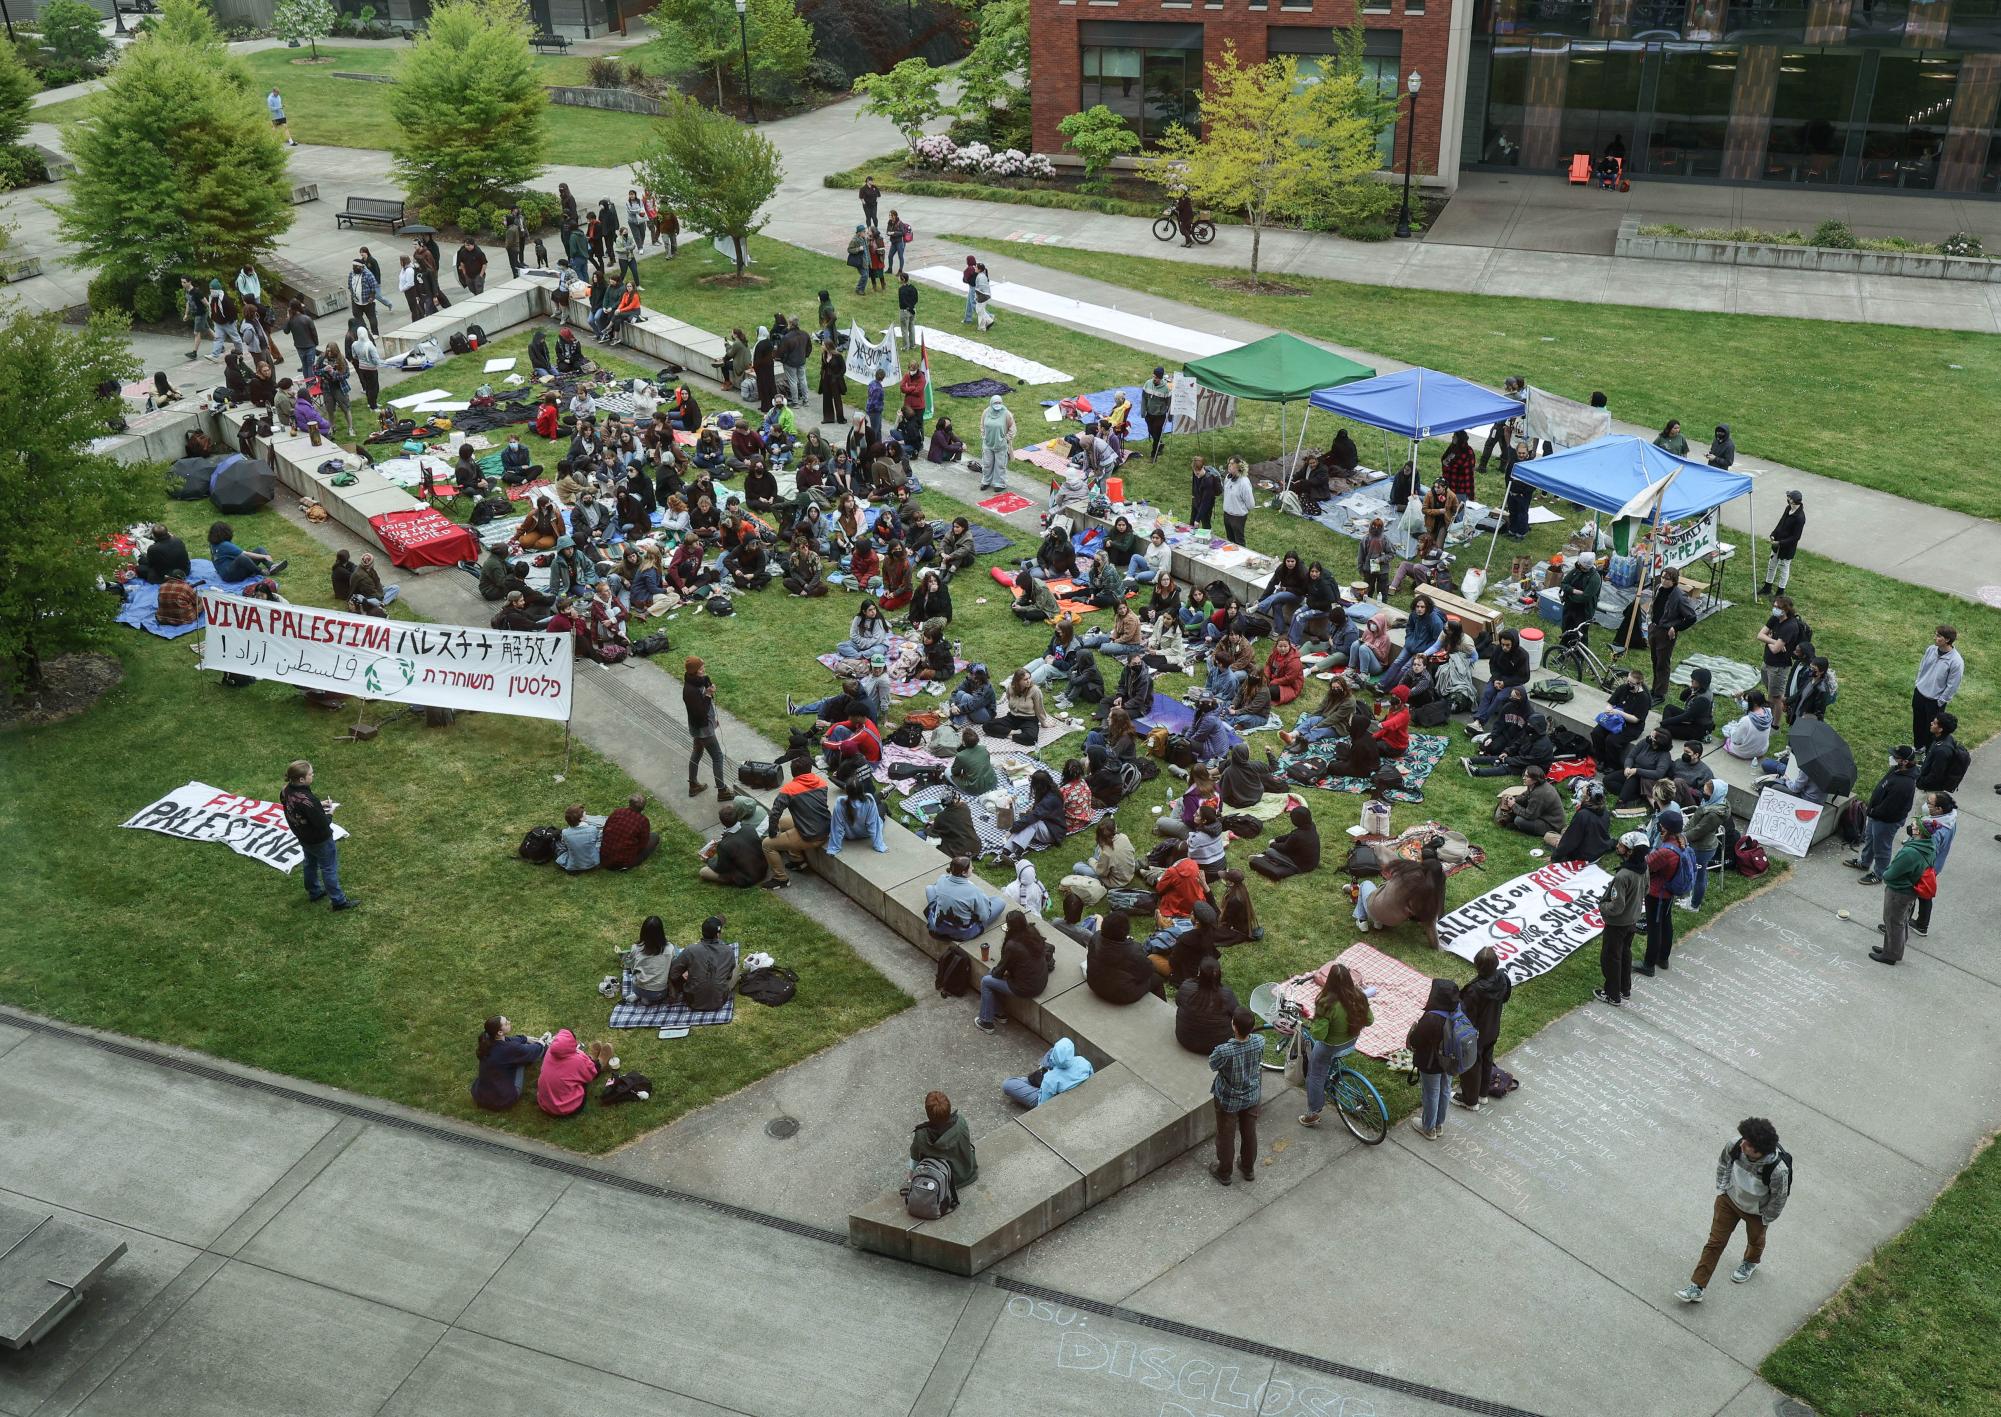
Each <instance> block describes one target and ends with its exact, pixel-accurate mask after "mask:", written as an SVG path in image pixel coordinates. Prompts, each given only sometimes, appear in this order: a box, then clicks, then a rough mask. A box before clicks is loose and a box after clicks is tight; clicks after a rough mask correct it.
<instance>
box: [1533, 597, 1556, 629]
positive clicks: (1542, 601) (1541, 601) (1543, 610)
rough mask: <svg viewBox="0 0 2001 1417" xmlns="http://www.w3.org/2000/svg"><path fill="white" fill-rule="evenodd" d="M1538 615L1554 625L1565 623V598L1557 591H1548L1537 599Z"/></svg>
mask: <svg viewBox="0 0 2001 1417" xmlns="http://www.w3.org/2000/svg"><path fill="white" fill-rule="evenodd" d="M1535 608H1536V613H1537V614H1539V615H1541V616H1542V618H1543V619H1544V620H1547V621H1548V622H1549V623H1550V624H1552V625H1561V624H1562V623H1563V597H1562V596H1561V595H1560V594H1558V593H1557V592H1556V591H1555V590H1546V591H1544V592H1543V593H1542V594H1541V595H1539V596H1537V597H1536V601H1535Z"/></svg>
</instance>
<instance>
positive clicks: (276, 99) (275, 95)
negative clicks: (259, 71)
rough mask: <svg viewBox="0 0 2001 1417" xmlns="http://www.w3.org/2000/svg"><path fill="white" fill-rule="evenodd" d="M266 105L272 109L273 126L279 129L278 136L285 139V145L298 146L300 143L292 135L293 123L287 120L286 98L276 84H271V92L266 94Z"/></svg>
mask: <svg viewBox="0 0 2001 1417" xmlns="http://www.w3.org/2000/svg"><path fill="white" fill-rule="evenodd" d="M264 106H265V107H266V108H268V109H270V110H271V126H272V127H273V128H276V129H277V130H278V136H279V137H281V138H283V139H284V140H285V146H286V147H288V148H296V147H297V146H298V145H299V144H298V141H297V140H296V139H295V138H293V136H292V128H291V125H290V124H289V123H287V122H286V121H285V100H284V97H283V96H282V95H281V94H280V93H279V92H278V86H277V85H276V84H273V85H272V86H271V92H269V93H267V94H265V95H264Z"/></svg>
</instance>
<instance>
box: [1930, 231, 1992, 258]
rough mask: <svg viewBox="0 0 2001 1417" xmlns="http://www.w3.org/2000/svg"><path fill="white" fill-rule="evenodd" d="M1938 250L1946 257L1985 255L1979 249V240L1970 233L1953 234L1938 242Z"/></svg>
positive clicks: (1958, 232) (1957, 232)
mask: <svg viewBox="0 0 2001 1417" xmlns="http://www.w3.org/2000/svg"><path fill="white" fill-rule="evenodd" d="M1939 249H1940V250H1942V251H1944V252H1945V254H1946V255H1948V256H1979V255H1984V254H1985V253H1984V252H1983V251H1982V250H1981V249H1980V238H1979V237H1978V236H1975V235H1974V234H1973V233H1972V232H1970V231H1955V232H1953V234H1952V235H1950V236H1948V237H1946V239H1945V240H1943V241H1941V242H1939Z"/></svg>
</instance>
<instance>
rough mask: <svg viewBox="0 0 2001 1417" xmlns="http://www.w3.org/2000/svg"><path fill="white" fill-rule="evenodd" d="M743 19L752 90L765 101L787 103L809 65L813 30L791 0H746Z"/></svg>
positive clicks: (811, 59)
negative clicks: (748, 3) (747, 1)
mask: <svg viewBox="0 0 2001 1417" xmlns="http://www.w3.org/2000/svg"><path fill="white" fill-rule="evenodd" d="M731 10H732V13H734V10H735V7H734V6H732V7H731ZM744 20H745V22H746V23H745V29H744V34H745V36H746V37H747V38H748V39H749V41H750V83H751V87H752V89H754V90H755V91H756V93H757V96H758V97H759V98H761V99H764V100H765V101H766V102H774V101H775V102H790V101H791V100H792V99H794V98H795V97H797V95H798V93H799V88H800V84H801V83H802V82H803V81H804V80H805V77H806V69H807V67H808V66H809V65H810V64H812V62H813V27H812V26H811V25H809V24H807V23H806V21H805V20H804V19H803V18H801V16H800V14H799V7H798V5H797V4H795V3H794V0H750V9H749V11H748V12H747V13H746V14H745V16H744Z"/></svg>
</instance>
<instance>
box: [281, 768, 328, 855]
mask: <svg viewBox="0 0 2001 1417" xmlns="http://www.w3.org/2000/svg"><path fill="white" fill-rule="evenodd" d="M278 801H279V803H280V805H282V806H283V807H284V809H285V824H286V825H287V826H289V827H290V828H291V829H292V835H293V836H295V837H297V838H298V839H299V841H300V842H301V843H302V844H303V845H306V846H318V845H319V844H320V843H321V842H324V841H331V840H333V818H331V817H329V816H328V815H327V809H326V806H325V805H324V804H323V803H322V802H321V801H320V799H319V798H318V797H317V796H316V795H314V793H313V789H312V788H311V787H310V786H308V785H306V784H305V783H292V784H291V785H289V786H287V787H286V788H285V790H284V791H283V792H281V793H279V794H278Z"/></svg>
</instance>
